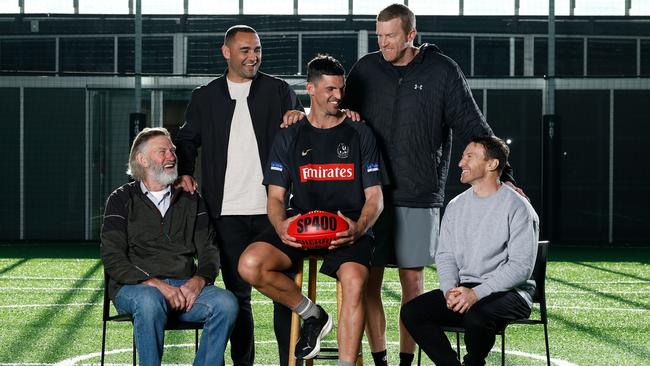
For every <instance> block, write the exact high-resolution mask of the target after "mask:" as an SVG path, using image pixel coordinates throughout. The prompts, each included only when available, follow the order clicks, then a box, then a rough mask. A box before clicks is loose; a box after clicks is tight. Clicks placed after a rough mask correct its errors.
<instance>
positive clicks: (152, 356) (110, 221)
mask: <svg viewBox="0 0 650 366" xmlns="http://www.w3.org/2000/svg"><path fill="white" fill-rule="evenodd" d="M175 149H176V148H175V147H174V145H173V144H172V141H171V139H170V137H169V132H167V130H166V129H164V128H145V129H144V130H143V131H142V132H140V133H139V134H138V135H137V136H136V138H135V140H134V141H133V146H132V147H131V154H130V156H129V163H128V167H129V169H128V171H127V174H129V175H131V176H132V177H133V178H134V179H135V181H134V182H131V183H127V184H125V185H123V186H121V187H120V188H118V189H116V190H115V191H114V192H113V193H111V195H110V196H109V197H108V201H107V202H106V211H105V213H104V224H103V226H102V234H101V240H102V244H101V257H102V261H103V262H104V270H105V271H106V272H107V273H108V275H109V276H110V283H108V284H107V286H109V296H110V298H111V299H112V300H113V303H114V304H115V307H116V308H117V311H118V312H119V313H120V314H131V315H132V316H133V326H134V336H135V344H136V348H137V350H138V354H139V357H140V365H160V363H161V359H162V354H163V344H164V334H165V332H164V330H165V324H166V323H167V319H168V317H175V318H177V319H178V320H180V321H184V322H204V323H205V324H204V326H203V332H202V334H201V342H200V345H199V349H198V352H197V354H196V357H195V359H194V365H223V364H224V359H223V355H224V351H225V348H226V343H227V342H228V337H229V336H230V332H231V330H232V327H233V324H234V322H235V319H236V318H237V311H238V310H237V309H238V305H237V299H236V298H235V296H234V295H233V294H232V293H230V291H227V290H224V289H220V288H217V287H215V286H214V285H212V283H213V282H214V279H215V277H216V276H217V273H218V271H219V251H218V249H217V247H216V246H214V245H213V240H214V231H213V230H212V227H211V226H210V217H209V216H208V214H207V212H206V208H205V203H204V202H203V199H202V198H201V197H200V196H199V195H198V194H190V193H187V192H184V191H183V190H182V189H174V188H173V187H172V183H173V182H174V181H175V180H176V177H177V172H176V154H175V152H174V151H175ZM195 259H197V260H198V264H195Z"/></svg>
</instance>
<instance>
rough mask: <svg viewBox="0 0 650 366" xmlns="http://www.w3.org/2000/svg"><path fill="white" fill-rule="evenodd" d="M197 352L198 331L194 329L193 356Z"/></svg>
mask: <svg viewBox="0 0 650 366" xmlns="http://www.w3.org/2000/svg"><path fill="white" fill-rule="evenodd" d="M198 352H199V330H198V329H194V354H197V353H198Z"/></svg>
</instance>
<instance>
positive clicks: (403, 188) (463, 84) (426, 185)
mask: <svg viewBox="0 0 650 366" xmlns="http://www.w3.org/2000/svg"><path fill="white" fill-rule="evenodd" d="M343 105H344V106H345V107H346V108H349V109H351V110H354V111H358V112H359V113H360V114H361V117H362V118H363V119H364V120H365V121H366V122H367V123H368V124H369V126H370V127H371V128H372V129H373V131H374V132H375V134H376V136H377V140H378V143H379V145H380V147H381V149H382V152H383V153H384V156H385V157H386V164H387V166H388V169H387V170H388V173H389V175H390V180H391V183H392V186H391V187H386V193H385V195H386V197H387V199H390V200H391V202H392V203H393V204H394V205H396V206H405V207H442V205H443V203H444V198H445V197H444V189H445V182H446V180H447V173H448V171H449V159H450V154H451V139H452V133H451V130H453V131H454V133H457V134H458V135H459V137H460V140H461V141H463V142H467V141H468V140H469V139H470V137H472V136H483V135H492V134H493V133H492V130H491V129H490V126H488V124H487V122H486V121H485V118H484V117H483V114H482V113H481V111H480V110H479V108H478V106H477V105H476V103H475V102H474V98H473V97H472V94H471V91H470V88H469V85H468V84H467V80H465V76H464V75H463V73H462V71H461V70H460V67H459V66H458V65H457V64H456V63H455V62H454V61H453V60H452V59H450V58H449V57H447V56H445V55H443V54H442V53H441V52H440V50H439V49H438V47H436V46H435V45H429V44H423V45H422V46H420V51H419V53H418V54H417V55H416V56H415V58H414V59H413V60H412V61H411V62H410V63H409V65H408V67H407V68H406V71H405V73H404V76H403V77H400V73H399V72H398V71H397V70H396V69H395V67H393V66H392V65H391V64H390V63H388V62H386V60H384V58H383V57H382V55H381V53H380V52H379V51H378V52H373V53H370V54H368V55H366V56H364V57H362V58H361V59H360V60H359V61H357V63H356V64H355V65H354V66H353V67H352V69H351V70H350V74H349V75H348V78H347V82H346V94H345V98H344V100H343ZM510 172H511V169H510V167H509V166H507V167H506V169H505V170H504V175H502V179H504V180H509V181H513V179H512V176H511V173H510Z"/></svg>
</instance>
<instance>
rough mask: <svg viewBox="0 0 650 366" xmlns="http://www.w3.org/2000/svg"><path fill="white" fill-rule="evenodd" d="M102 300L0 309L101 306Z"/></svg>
mask: <svg viewBox="0 0 650 366" xmlns="http://www.w3.org/2000/svg"><path fill="white" fill-rule="evenodd" d="M101 305H102V303H100V302H88V303H70V304H18V305H0V309H7V308H9V309H13V308H16V309H18V308H53V307H68V306H101Z"/></svg>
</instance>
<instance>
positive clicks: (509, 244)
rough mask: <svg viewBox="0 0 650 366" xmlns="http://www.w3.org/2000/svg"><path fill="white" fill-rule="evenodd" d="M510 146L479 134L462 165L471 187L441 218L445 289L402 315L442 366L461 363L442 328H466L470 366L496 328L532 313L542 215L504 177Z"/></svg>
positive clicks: (439, 261) (480, 358) (481, 359)
mask: <svg viewBox="0 0 650 366" xmlns="http://www.w3.org/2000/svg"><path fill="white" fill-rule="evenodd" d="M508 154H509V149H508V146H507V145H506V144H505V143H504V142H503V140H501V139H499V138H497V137H494V136H482V137H475V138H472V139H471V140H470V143H469V144H468V145H467V147H466V148H465V151H464V152H463V157H462V159H461V161H460V163H459V164H458V166H459V167H460V168H461V169H462V174H461V178H460V180H461V182H463V183H466V184H469V185H471V188H469V189H468V190H466V191H465V192H463V193H461V194H460V195H458V196H457V197H455V198H454V199H453V200H452V201H451V202H449V205H448V206H447V208H446V211H445V215H444V217H443V219H442V224H441V229H440V231H441V234H440V244H439V247H438V251H437V253H436V266H437V270H438V276H439V277H440V289H438V290H434V291H431V292H428V293H425V294H423V295H421V296H419V297H417V298H415V299H413V300H412V301H410V302H409V303H407V304H405V305H404V306H403V307H402V311H401V318H402V321H403V323H404V325H405V326H406V328H407V329H408V331H409V333H410V334H411V335H412V336H413V338H414V339H415V341H416V342H417V343H418V344H419V345H420V347H421V348H422V350H423V351H424V352H425V353H426V354H427V355H428V356H429V358H431V360H433V361H434V362H435V364H436V365H438V366H441V365H459V364H460V362H459V360H458V356H457V355H456V352H454V350H453V349H452V347H451V344H450V343H449V340H448V339H447V337H446V336H445V334H444V332H443V331H442V329H441V326H463V327H464V328H465V345H466V347H467V354H466V355H465V357H464V358H463V361H464V362H463V365H466V366H470V365H472V366H474V365H485V358H486V357H487V355H488V352H490V349H492V346H493V345H494V342H495V338H496V333H497V331H498V330H499V329H501V328H503V326H504V324H505V323H507V322H508V321H509V320H514V319H520V318H526V317H528V316H529V315H530V311H531V306H532V293H533V291H534V289H535V281H533V280H532V279H531V276H532V273H533V267H534V265H535V257H536V254H537V240H538V237H539V219H538V217H537V214H536V213H535V210H534V209H533V207H532V206H531V205H530V203H529V202H528V201H527V200H526V198H524V197H522V196H521V195H519V194H518V193H516V192H515V191H514V190H513V189H511V188H510V187H508V186H507V185H504V184H502V183H501V182H500V181H499V176H500V174H501V171H502V169H503V167H504V166H505V164H506V162H507V159H508Z"/></svg>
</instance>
